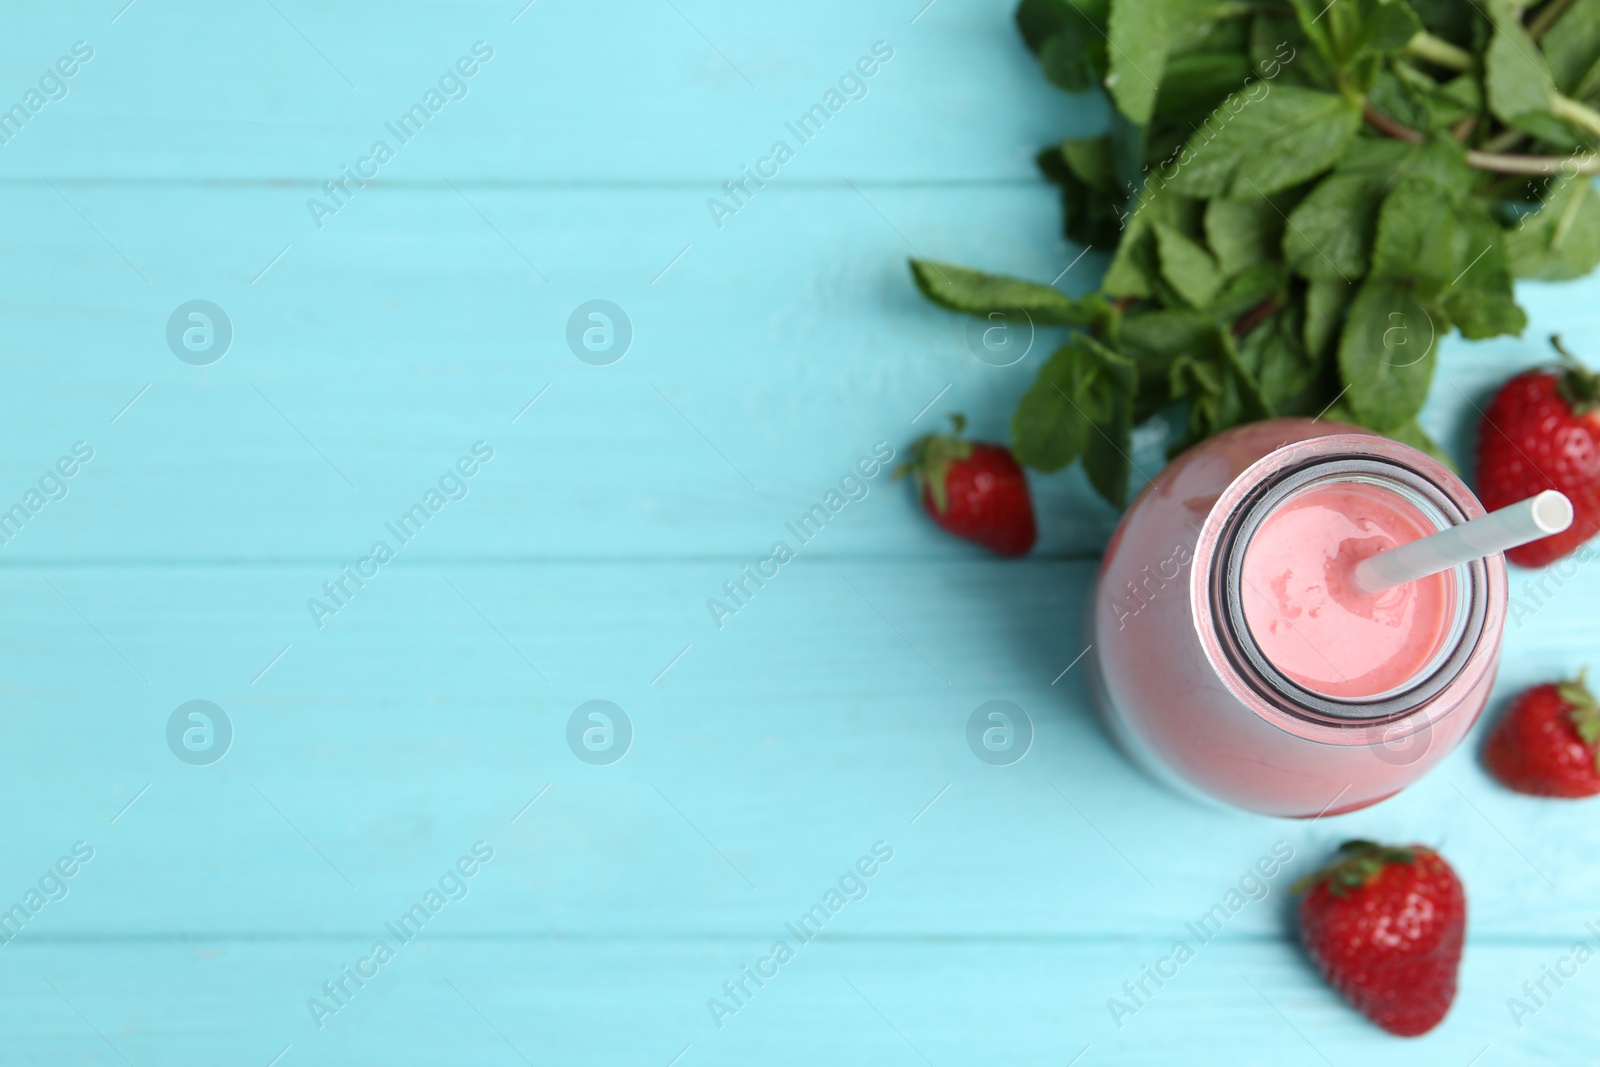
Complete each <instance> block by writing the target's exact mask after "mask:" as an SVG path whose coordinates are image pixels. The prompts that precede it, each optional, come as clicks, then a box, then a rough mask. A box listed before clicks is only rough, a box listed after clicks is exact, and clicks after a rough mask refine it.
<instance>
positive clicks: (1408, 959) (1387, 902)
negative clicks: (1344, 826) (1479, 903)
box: [1294, 841, 1467, 1037]
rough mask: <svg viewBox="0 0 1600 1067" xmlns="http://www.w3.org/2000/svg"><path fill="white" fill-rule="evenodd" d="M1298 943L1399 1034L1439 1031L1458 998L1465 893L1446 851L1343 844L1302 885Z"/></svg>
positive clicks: (1338, 985) (1361, 1006) (1361, 1007)
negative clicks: (1326, 864) (1443, 855)
mask: <svg viewBox="0 0 1600 1067" xmlns="http://www.w3.org/2000/svg"><path fill="white" fill-rule="evenodd" d="M1308 887H1309V888H1310V892H1308V893H1306V895H1305V897H1304V898H1302V899H1301V901H1300V938H1301V940H1302V941H1304V942H1305V946H1306V951H1308V952H1309V953H1310V954H1311V960H1312V962H1313V963H1315V964H1316V965H1317V969H1318V970H1319V971H1321V972H1322V976H1323V977H1324V978H1326V979H1327V980H1328V982H1329V984H1331V985H1332V986H1333V987H1334V988H1335V989H1337V990H1338V991H1339V992H1340V993H1342V994H1343V995H1344V997H1345V999H1346V1000H1348V1001H1349V1002H1350V1003H1351V1004H1353V1005H1355V1008H1356V1010H1357V1011H1359V1012H1360V1013H1361V1014H1363V1015H1365V1016H1366V1017H1367V1018H1369V1019H1371V1020H1372V1021H1373V1022H1375V1023H1377V1024H1378V1025H1379V1026H1381V1027H1383V1028H1384V1029H1385V1030H1387V1031H1389V1032H1390V1033H1391V1034H1398V1035H1399V1036H1401V1037H1416V1036H1417V1035H1418V1034H1425V1033H1427V1032H1428V1031H1429V1030H1432V1029H1433V1028H1434V1027H1435V1026H1438V1025H1439V1022H1440V1020H1442V1019H1443V1018H1444V1016H1445V1013H1446V1012H1447V1011H1449V1010H1450V1002H1451V1001H1452V1000H1454V999H1455V996H1456V968H1457V967H1458V966H1459V965H1460V963H1461V945H1462V942H1463V940H1464V939H1465V937H1466V928H1467V895H1466V891H1465V890H1463V889H1462V888H1461V880H1460V879H1459V878H1457V877H1456V872H1455V871H1453V870H1451V869H1450V865H1449V864H1448V863H1446V862H1445V861H1444V860H1443V859H1442V858H1440V856H1439V854H1438V853H1436V852H1434V851H1433V850H1432V849H1430V848H1425V847H1423V846H1422V845H1410V846H1408V847H1405V848H1396V847H1393V846H1389V845H1375V844H1373V843H1372V842H1371V841H1346V842H1345V843H1344V844H1342V845H1340V846H1339V859H1338V861H1337V862H1335V863H1334V864H1333V865H1332V866H1330V867H1328V868H1327V869H1326V870H1322V871H1319V872H1318V873H1316V874H1313V875H1311V876H1310V877H1308V878H1304V879H1302V880H1301V881H1300V882H1298V883H1296V885H1295V887H1294V888H1295V891H1297V892H1298V891H1301V890H1303V889H1306V888H1308Z"/></svg>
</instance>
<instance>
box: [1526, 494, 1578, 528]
mask: <svg viewBox="0 0 1600 1067" xmlns="http://www.w3.org/2000/svg"><path fill="white" fill-rule="evenodd" d="M1532 504H1533V508H1532V511H1533V521H1534V522H1535V523H1537V524H1538V526H1539V529H1541V530H1543V531H1544V532H1545V533H1547V534H1556V533H1560V532H1561V531H1562V530H1565V529H1566V528H1567V527H1569V526H1571V525H1572V501H1570V500H1568V499H1567V497H1566V494H1565V493H1561V492H1558V491H1556V490H1554V489H1546V490H1545V491H1544V492H1542V493H1540V494H1539V495H1538V496H1536V497H1534V498H1533V500H1532Z"/></svg>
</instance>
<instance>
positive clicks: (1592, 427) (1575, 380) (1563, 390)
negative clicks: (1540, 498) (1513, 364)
mask: <svg viewBox="0 0 1600 1067" xmlns="http://www.w3.org/2000/svg"><path fill="white" fill-rule="evenodd" d="M1550 343H1551V344H1552V345H1554V346H1555V349H1556V351H1557V352H1559V353H1560V354H1561V366H1560V367H1559V368H1557V369H1547V370H1532V371H1528V372H1526V373H1524V374H1519V375H1517V376H1516V377H1515V378H1512V379H1511V380H1510V381H1509V382H1506V384H1505V385H1503V386H1501V387H1500V391H1499V392H1498V393H1496V394H1495V395H1494V399H1493V400H1491V401H1490V402H1489V409H1488V410H1487V411H1486V412H1484V415H1483V426H1482V428H1481V429H1480V430H1479V432H1478V496H1479V498H1480V499H1481V500H1482V501H1483V506H1484V507H1486V508H1488V509H1489V510H1490V511H1494V510H1495V509H1497V508H1503V507H1505V506H1506V505H1507V504H1515V503H1516V502H1517V501H1519V500H1526V499H1527V498H1528V497H1530V496H1533V495H1534V494H1535V493H1539V492H1543V491H1544V490H1546V489H1559V490H1561V492H1563V493H1565V494H1567V496H1568V498H1570V499H1571V500H1572V509H1573V517H1572V525H1571V526H1570V527H1569V528H1568V529H1566V530H1564V531H1562V532H1561V533H1558V534H1551V535H1550V536H1549V537H1544V538H1540V539H1539V540H1537V541H1534V542H1531V543H1529V544H1526V545H1522V546H1521V547H1519V548H1513V549H1511V550H1510V551H1508V552H1507V553H1506V558H1507V559H1509V560H1511V562H1513V563H1516V564H1519V565H1520V566H1523V567H1543V566H1546V565H1547V564H1551V563H1554V562H1555V561H1556V560H1558V559H1561V558H1563V557H1565V556H1568V555H1571V554H1572V553H1573V552H1574V551H1576V550H1577V548H1578V546H1579V545H1581V544H1583V543H1584V542H1585V541H1587V540H1588V539H1589V538H1591V537H1593V536H1594V535H1595V534H1596V533H1597V532H1600V375H1595V374H1594V373H1592V372H1591V371H1589V370H1587V369H1585V368H1584V367H1583V366H1582V365H1581V364H1579V363H1578V361H1577V360H1576V359H1574V358H1573V356H1572V354H1571V353H1570V352H1568V351H1567V350H1566V349H1565V348H1563V347H1562V345H1561V338H1560V337H1552V338H1550Z"/></svg>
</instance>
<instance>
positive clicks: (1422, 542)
mask: <svg viewBox="0 0 1600 1067" xmlns="http://www.w3.org/2000/svg"><path fill="white" fill-rule="evenodd" d="M1571 525H1572V501H1570V500H1568V499H1567V498H1566V497H1565V496H1564V495H1562V494H1561V493H1558V492H1556V491H1555V490H1554V489H1547V490H1545V491H1544V492H1542V493H1540V494H1539V495H1538V496H1531V497H1529V498H1528V499H1527V500H1522V501H1518V502H1517V503H1515V504H1511V505H1508V506H1506V507H1503V508H1501V509H1500V510H1499V511H1495V512H1491V513H1490V514H1488V515H1485V516H1484V517H1483V518H1481V519H1473V520H1472V521H1471V522H1464V523H1462V524H1461V525H1460V526H1452V527H1450V528H1449V529H1447V530H1440V531H1439V532H1438V533H1435V534H1429V535H1428V536H1427V537H1423V538H1419V539H1418V540H1415V541H1412V542H1411V543H1410V544H1406V545H1401V546H1400V547H1399V548H1391V549H1389V550H1388V551H1387V552H1379V553H1378V554H1377V555H1376V556H1372V557H1370V558H1368V559H1364V560H1362V561H1361V562H1360V563H1357V564H1356V567H1355V575H1354V576H1355V583H1356V587H1357V588H1358V589H1360V590H1361V591H1362V592H1364V593H1368V594H1371V593H1381V592H1383V591H1384V590H1385V589H1393V588H1394V587H1395V586H1397V585H1404V584H1406V583H1407V582H1414V581H1416V580H1417V579H1418V578H1426V577H1427V576H1428V575H1430V574H1438V573H1439V572H1440V571H1447V570H1449V569H1450V568H1451V567H1454V566H1456V565H1457V564H1460V563H1467V562H1470V561H1471V560H1475V559H1481V558H1483V557H1484V556H1488V555H1492V554H1493V553H1495V552H1504V551H1505V550H1506V549H1508V548H1516V547H1517V546H1518V545H1525V544H1527V543H1528V542H1529V541H1537V540H1539V538H1541V537H1549V536H1550V535H1551V534H1553V533H1560V532H1561V531H1562V530H1565V529H1566V528H1567V527H1568V526H1571Z"/></svg>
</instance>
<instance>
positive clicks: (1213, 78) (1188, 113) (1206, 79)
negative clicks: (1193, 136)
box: [1155, 51, 1251, 126]
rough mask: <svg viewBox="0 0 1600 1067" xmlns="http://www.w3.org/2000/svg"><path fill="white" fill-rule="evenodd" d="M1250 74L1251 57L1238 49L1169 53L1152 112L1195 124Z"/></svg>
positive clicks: (1188, 123) (1164, 117)
mask: <svg viewBox="0 0 1600 1067" xmlns="http://www.w3.org/2000/svg"><path fill="white" fill-rule="evenodd" d="M1250 77H1251V70H1250V61H1249V59H1248V58H1246V57H1245V56H1244V55H1243V54H1242V53H1240V52H1233V51H1229V52H1204V53H1198V54H1192V55H1178V56H1172V57H1170V58H1169V59H1168V60H1167V69H1166V74H1165V76H1164V77H1162V79H1161V91H1160V92H1159V93H1158V94H1157V95H1156V104H1155V116H1156V117H1158V118H1161V119H1164V120H1167V121H1170V122H1176V123H1179V124H1181V125H1184V126H1192V125H1197V124H1199V122H1200V121H1201V120H1202V119H1204V118H1205V117H1206V116H1207V115H1209V114H1211V112H1212V111H1213V110H1214V109H1215V108H1216V106H1217V105H1218V104H1220V103H1222V101H1223V100H1225V99H1226V98H1227V96H1228V94H1229V93H1231V92H1233V91H1234V90H1235V89H1237V88H1239V86H1240V85H1242V84H1244V83H1245V82H1246V81H1248V80H1249V79H1250Z"/></svg>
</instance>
